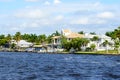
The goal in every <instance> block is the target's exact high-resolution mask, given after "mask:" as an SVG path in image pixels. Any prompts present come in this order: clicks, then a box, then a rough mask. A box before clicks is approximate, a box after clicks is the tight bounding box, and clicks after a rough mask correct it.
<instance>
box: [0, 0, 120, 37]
mask: <svg viewBox="0 0 120 80" xmlns="http://www.w3.org/2000/svg"><path fill="white" fill-rule="evenodd" d="M119 4H120V0H0V34H8V33H9V34H15V33H16V32H18V31H19V32H21V33H23V34H24V33H28V34H31V33H34V34H46V35H49V34H51V33H53V32H55V31H56V30H57V31H59V32H60V31H61V30H62V29H70V30H71V31H73V32H79V31H84V32H85V33H89V32H96V33H97V34H104V33H105V32H107V31H112V30H114V29H116V28H117V27H118V26H120V15H119V14H120V10H119V8H120V5H119Z"/></svg>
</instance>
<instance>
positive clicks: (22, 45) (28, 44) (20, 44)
mask: <svg viewBox="0 0 120 80" xmlns="http://www.w3.org/2000/svg"><path fill="white" fill-rule="evenodd" d="M17 46H18V47H21V48H27V47H31V46H33V43H30V42H27V41H25V40H20V41H19V42H18V43H17Z"/></svg>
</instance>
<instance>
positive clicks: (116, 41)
mask: <svg viewBox="0 0 120 80" xmlns="http://www.w3.org/2000/svg"><path fill="white" fill-rule="evenodd" d="M114 47H115V49H116V50H117V51H118V53H120V50H119V49H120V41H119V39H116V40H115V41H114Z"/></svg>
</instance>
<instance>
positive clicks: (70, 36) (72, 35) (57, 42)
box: [53, 29, 114, 51]
mask: <svg viewBox="0 0 120 80" xmlns="http://www.w3.org/2000/svg"><path fill="white" fill-rule="evenodd" d="M61 36H64V37H66V38H67V41H70V40H72V39H74V38H86V39H88V40H89V41H90V42H89V43H88V45H87V46H83V47H82V49H83V50H86V48H87V47H90V46H91V44H95V46H96V47H95V49H96V50H97V51H101V50H106V46H104V45H102V44H103V42H105V41H106V40H107V41H108V42H110V43H111V44H114V42H113V41H112V40H111V38H110V37H108V36H106V35H93V34H87V33H85V34H78V33H76V32H72V31H71V30H69V29H65V30H62V31H61ZM61 36H54V37H53V46H54V48H56V49H60V48H61ZM95 36H97V37H98V38H99V39H98V40H97V41H92V40H91V39H92V38H93V37H95ZM107 49H109V50H113V47H112V46H111V45H107Z"/></svg>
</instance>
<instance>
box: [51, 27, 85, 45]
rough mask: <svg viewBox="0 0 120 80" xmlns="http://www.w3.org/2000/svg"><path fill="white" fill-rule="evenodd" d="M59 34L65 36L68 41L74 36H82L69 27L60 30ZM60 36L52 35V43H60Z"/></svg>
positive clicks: (82, 36)
mask: <svg viewBox="0 0 120 80" xmlns="http://www.w3.org/2000/svg"><path fill="white" fill-rule="evenodd" d="M61 36H64V37H66V38H67V41H70V40H72V39H75V38H84V35H83V34H78V33H76V32H72V31H71V30H69V29H65V30H62V31H61ZM61 36H54V37H53V44H54V45H60V44H61Z"/></svg>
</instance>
